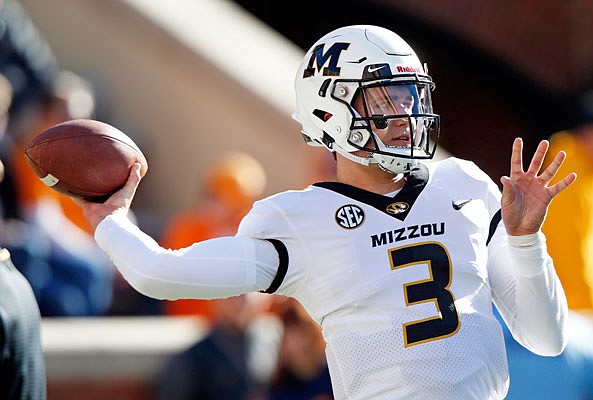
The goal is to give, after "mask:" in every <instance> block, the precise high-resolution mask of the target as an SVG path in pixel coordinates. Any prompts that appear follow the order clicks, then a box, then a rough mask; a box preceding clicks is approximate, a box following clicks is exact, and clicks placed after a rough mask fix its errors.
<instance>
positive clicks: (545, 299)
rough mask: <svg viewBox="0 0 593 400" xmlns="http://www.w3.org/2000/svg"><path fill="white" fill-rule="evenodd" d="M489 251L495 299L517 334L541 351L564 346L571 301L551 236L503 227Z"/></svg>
mask: <svg viewBox="0 0 593 400" xmlns="http://www.w3.org/2000/svg"><path fill="white" fill-rule="evenodd" d="M489 253H490V257H489V266H488V271H489V276H490V283H491V286H492V296H493V300H494V303H495V304H496V307H497V308H498V310H499V312H500V314H501V315H502V317H503V319H504V321H505V323H506V324H507V326H508V327H509V330H510V331H511V333H512V335H513V337H514V338H515V339H516V340H517V341H518V342H519V343H521V344H522V345H523V346H524V347H526V348H527V349H529V350H530V351H532V352H533V353H536V354H539V355H547V356H553V355H557V354H559V353H560V352H562V350H563V349H564V347H565V346H566V342H567V332H566V324H565V322H566V321H565V319H566V315H567V313H568V307H567V302H566V296H565V294H564V290H563V289H562V285H561V283H560V281H559V279H558V276H557V275H556V272H555V270H554V264H553V262H552V259H551V258H550V256H549V255H548V252H547V249H546V241H545V236H544V235H543V234H542V233H541V232H540V233H538V234H537V235H535V236H531V237H529V238H508V237H507V235H506V232H504V229H498V230H497V233H496V234H495V235H494V238H493V240H492V242H491V243H490V246H489Z"/></svg>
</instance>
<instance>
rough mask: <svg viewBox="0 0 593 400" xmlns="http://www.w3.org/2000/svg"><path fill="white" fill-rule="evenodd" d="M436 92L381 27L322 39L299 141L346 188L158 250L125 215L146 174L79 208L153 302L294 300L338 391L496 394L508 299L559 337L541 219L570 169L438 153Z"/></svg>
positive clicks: (535, 328)
mask: <svg viewBox="0 0 593 400" xmlns="http://www.w3.org/2000/svg"><path fill="white" fill-rule="evenodd" d="M433 88H434V84H433V81H432V78H431V77H430V76H429V75H428V72H427V68H426V66H425V65H423V64H422V63H421V62H420V61H419V59H418V57H417V56H416V54H415V52H414V50H413V49H412V48H411V47H410V46H409V45H408V44H407V43H406V42H405V41H404V40H403V39H402V38H400V37H399V36H398V35H396V34H395V33H393V32H391V31H389V30H386V29H383V28H380V27H376V26H366V25H364V26H363V25H357V26H348V27H343V28H339V29H337V30H335V31H333V32H330V33H329V34H327V35H325V36H324V37H322V38H321V39H319V40H318V41H317V42H316V43H315V44H314V45H313V46H312V47H311V49H310V50H309V51H308V52H307V53H306V56H305V58H304V60H303V63H302V64H301V66H300V67H299V69H298V71H297V73H296V80H295V91H296V101H297V110H296V112H295V114H294V118H295V119H296V120H297V121H298V122H299V123H300V124H301V125H302V134H303V137H304V138H305V141H306V142H307V143H308V144H310V145H313V146H322V147H324V148H326V149H327V150H328V151H330V152H332V153H334V154H335V158H336V163H337V164H336V166H337V180H336V181H335V182H320V183H316V184H314V185H311V186H310V187H308V188H306V189H305V190H301V191H288V192H284V193H279V194H277V195H274V196H271V197H269V198H267V199H264V200H261V201H258V202H256V203H255V204H254V206H253V208H252V210H251V211H250V212H249V214H248V215H247V216H246V217H245V218H244V219H243V221H242V222H241V225H240V227H239V230H238V233H237V235H236V236H234V237H222V238H216V239H211V240H207V241H204V242H200V243H195V244H193V245H192V246H190V247H187V248H184V249H180V250H168V249H164V248H162V247H160V246H159V245H158V244H157V243H156V242H155V241H154V240H153V239H152V238H150V237H149V236H148V235H146V234H144V233H143V232H141V231H140V230H139V229H138V228H137V227H136V226H135V225H133V224H132V223H131V222H130V221H129V220H128V219H127V217H126V215H127V211H128V208H129V206H130V204H131V202H132V199H133V197H134V193H135V190H136V188H137V186H138V184H139V182H140V177H139V173H138V168H137V167H138V166H135V167H133V168H132V170H131V172H130V177H129V180H128V182H127V184H126V186H125V187H124V188H123V189H121V190H120V191H119V192H117V193H115V194H114V195H113V196H112V197H111V198H109V199H108V200H107V201H106V202H105V203H102V204H96V203H89V202H85V201H82V200H78V203H79V204H80V205H81V206H82V207H83V209H84V211H85V214H86V216H87V218H88V219H89V222H90V223H91V224H92V225H93V226H94V227H96V230H95V238H96V240H97V242H98V243H99V245H100V246H101V248H102V249H103V250H104V251H105V252H106V253H107V254H108V255H109V256H110V257H111V259H112V260H113V262H114V263H115V265H116V266H117V268H118V269H119V271H120V272H121V273H122V275H123V276H124V277H125V278H126V279H127V280H128V282H129V283H130V284H131V285H132V286H133V287H134V288H136V289H137V290H138V291H140V292H142V293H144V294H145V295H147V296H150V297H154V298H157V299H179V298H201V299H212V298H220V297H229V296H234V295H239V294H242V293H246V292H251V291H262V292H266V293H279V294H282V295H286V296H290V297H294V298H296V299H297V300H298V301H300V302H301V303H302V304H303V306H304V307H305V308H306V310H307V311H308V312H309V313H310V315H311V316H312V317H313V318H314V319H315V320H316V321H317V322H318V323H319V325H320V326H321V328H322V330H323V334H324V337H325V340H326V343H327V347H326V355H327V359H328V364H329V367H330V373H331V378H332V385H333V387H334V393H335V396H336V398H338V399H349V400H355V399H374V400H377V399H389V400H393V399H431V400H432V399H451V400H458V399H476V400H478V399H479V400H484V399H502V398H504V397H505V395H506V393H507V390H508V387H509V374H508V367H507V360H506V352H505V347H504V340H503V334H502V331H501V326H500V324H499V323H498V322H497V320H496V319H495V317H494V316H493V312H492V307H493V305H494V306H496V307H497V308H498V310H499V311H500V313H501V315H502V316H503V318H504V321H505V322H506V324H507V325H508V326H509V328H510V330H511V331H512V333H513V336H514V337H515V338H516V339H517V340H518V341H519V342H520V343H521V344H522V345H523V346H525V347H526V348H527V349H529V350H530V351H532V352H534V353H536V354H540V355H547V356H552V355H557V354H559V353H560V352H562V351H563V349H564V347H565V345H566V332H565V317H566V314H567V305H566V298H565V295H564V291H563V289H562V286H561V284H560V282H559V281H558V278H557V276H556V273H555V270H554V265H553V262H552V260H551V258H550V257H549V255H548V253H547V250H546V242H545V237H544V235H543V234H542V233H541V231H540V228H541V226H542V223H543V221H544V218H545V214H546V210H547V208H548V205H549V204H550V202H551V201H552V199H553V198H554V196H556V195H557V194H558V193H560V192H561V191H562V190H564V189H565V188H566V187H567V186H568V185H570V184H571V183H572V182H573V181H574V180H575V178H576V175H575V174H569V175H568V176H566V177H565V178H564V179H563V180H561V181H560V182H559V183H557V184H555V185H550V180H551V179H552V177H553V176H554V175H555V174H556V171H557V170H558V168H559V167H560V165H561V164H562V162H563V160H564V158H565V154H564V153H563V152H559V153H558V154H557V155H556V157H555V158H554V160H553V162H552V163H551V164H550V165H549V166H548V167H547V168H543V166H542V163H543V158H544V156H545V154H546V152H547V148H548V143H547V142H546V141H542V142H541V143H540V144H539V146H538V148H537V150H536V152H535V154H534V156H533V158H532V160H531V162H530V163H529V165H528V167H527V169H526V170H525V169H524V167H523V162H522V152H523V148H522V147H523V144H522V141H521V139H519V138H518V139H516V140H515V141H514V143H513V147H512V152H511V165H510V174H509V176H505V177H502V178H501V183H502V188H503V190H502V193H501V192H500V190H499V188H498V186H497V185H496V184H495V183H494V182H493V181H492V180H491V179H490V178H489V177H488V176H487V175H486V174H485V173H484V172H483V171H481V170H480V169H479V168H478V167H477V166H476V165H475V164H474V163H472V162H470V161H466V160H461V159H457V158H449V159H446V160H443V161H438V162H436V161H433V162H426V161H428V160H430V159H431V158H433V156H434V153H435V149H436V146H437V141H438V136H439V124H440V121H439V116H438V115H437V114H436V113H434V111H433V109H432V101H431V93H432V91H433Z"/></svg>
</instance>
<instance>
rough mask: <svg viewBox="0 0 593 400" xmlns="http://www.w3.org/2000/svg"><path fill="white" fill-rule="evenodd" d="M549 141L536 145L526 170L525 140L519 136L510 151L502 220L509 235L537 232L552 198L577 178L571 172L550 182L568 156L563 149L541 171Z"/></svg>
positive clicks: (504, 184) (502, 203) (504, 186)
mask: <svg viewBox="0 0 593 400" xmlns="http://www.w3.org/2000/svg"><path fill="white" fill-rule="evenodd" d="M548 147H549V142H548V141H547V140H542V141H541V142H540V144H539V145H538V146H537V150H536V151H535V154H534V155H533V159H532V160H531V163H530V164H529V168H528V169H527V171H523V141H522V140H521V139H520V138H516V139H515V141H514V142H513V152H512V155H511V173H510V177H509V176H503V177H502V178H501V179H500V181H501V182H502V185H503V189H502V200H501V207H502V220H503V223H504V226H505V228H506V231H507V233H508V234H509V235H513V236H519V235H528V234H531V233H536V232H537V231H539V230H540V229H541V227H542V224H543V223H544V219H545V217H546V212H547V210H548V206H549V205H550V203H551V202H552V199H553V198H554V197H555V196H556V195H557V194H558V193H560V192H561V191H563V190H564V189H566V188H567V187H568V186H569V185H570V184H571V183H573V182H574V180H575V179H576V177H577V175H576V174H575V173H574V172H572V173H570V174H568V175H567V176H566V177H565V178H564V179H562V180H561V181H560V182H558V183H556V184H555V185H552V186H548V185H549V183H550V181H551V180H552V179H553V178H554V176H555V175H556V172H558V169H559V168H560V166H561V165H562V163H563V162H564V159H565V158H566V153H565V152H563V151H561V152H559V153H558V154H556V157H554V160H553V161H552V162H551V163H550V165H549V166H548V167H547V168H546V169H545V170H544V171H543V172H541V174H540V169H541V168H542V164H543V162H544V157H545V155H546V152H547V151H548Z"/></svg>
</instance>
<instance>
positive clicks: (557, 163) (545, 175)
mask: <svg viewBox="0 0 593 400" xmlns="http://www.w3.org/2000/svg"><path fill="white" fill-rule="evenodd" d="M565 159H566V153H565V152H564V151H560V152H558V154H556V157H554V159H553V160H552V162H551V163H550V165H548V167H547V168H546V169H545V171H544V172H542V174H541V175H540V179H541V180H542V181H544V182H545V183H548V182H550V181H551V180H552V179H554V177H555V176H556V173H557V172H558V170H559V169H560V167H561V166H562V163H564V160H565Z"/></svg>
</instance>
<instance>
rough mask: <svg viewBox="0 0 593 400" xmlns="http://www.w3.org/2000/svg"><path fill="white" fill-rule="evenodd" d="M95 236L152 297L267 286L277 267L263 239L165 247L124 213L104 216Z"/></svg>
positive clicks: (226, 293)
mask: <svg viewBox="0 0 593 400" xmlns="http://www.w3.org/2000/svg"><path fill="white" fill-rule="evenodd" d="M95 238H96V240H97V243H98V244H99V246H100V247H101V249H103V251H105V252H106V253H107V254H108V255H109V257H110V258H111V259H112V261H113V263H114V264H115V265H116V267H117V268H118V270H119V271H120V273H121V274H122V276H123V277H124V278H125V279H126V280H127V281H128V282H129V283H130V285H131V286H132V287H134V288H135V289H136V290H138V291H139V292H140V293H142V294H144V295H146V296H149V297H153V298H157V299H168V300H175V299H180V298H201V299H212V298H224V297H230V296H235V295H239V294H242V293H247V292H251V291H258V290H261V289H266V288H267V286H268V285H269V284H270V282H271V281H272V279H273V276H274V273H273V271H274V268H276V267H277V254H276V253H275V251H274V249H273V247H272V246H271V245H270V244H268V243H267V242H265V241H258V240H254V239H250V238H245V237H241V238H239V237H226V238H218V239H212V240H207V241H204V242H201V243H196V244H194V245H192V246H190V247H187V248H185V249H181V250H168V249H164V248H162V247H160V246H159V245H158V243H156V241H154V239H152V238H151V237H150V236H148V235H146V234H145V233H143V232H142V231H140V229H138V227H136V226H135V225H134V224H132V223H131V222H129V221H128V220H127V219H126V218H125V217H123V216H111V217H108V218H106V219H105V220H103V221H102V222H101V223H100V224H99V226H98V227H97V230H96V231H95ZM274 263H275V264H276V265H275V266H274Z"/></svg>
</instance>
